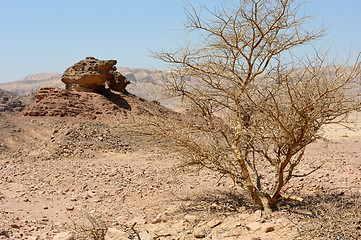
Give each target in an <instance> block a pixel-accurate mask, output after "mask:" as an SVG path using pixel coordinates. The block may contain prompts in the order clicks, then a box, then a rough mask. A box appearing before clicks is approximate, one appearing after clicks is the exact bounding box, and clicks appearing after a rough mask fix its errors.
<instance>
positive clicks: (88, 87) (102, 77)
mask: <svg viewBox="0 0 361 240" xmlns="http://www.w3.org/2000/svg"><path fill="white" fill-rule="evenodd" d="M115 64H117V61H116V60H98V59H96V58H94V57H87V58H85V59H84V60H81V61H80V62H78V63H76V64H74V65H73V66H71V67H69V68H68V69H66V70H65V72H64V74H63V76H62V78H61V81H62V82H63V83H65V84H66V89H67V90H70V91H78V92H101V91H103V90H104V89H105V87H106V86H108V87H109V88H110V89H113V90H116V91H121V92H125V88H126V86H127V85H128V84H129V81H127V80H126V78H125V77H124V76H123V75H121V74H120V73H119V72H117V70H116V67H115Z"/></svg>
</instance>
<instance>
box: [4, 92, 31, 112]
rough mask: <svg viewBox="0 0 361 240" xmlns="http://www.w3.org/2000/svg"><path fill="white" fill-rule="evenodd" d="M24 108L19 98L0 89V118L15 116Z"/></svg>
mask: <svg viewBox="0 0 361 240" xmlns="http://www.w3.org/2000/svg"><path fill="white" fill-rule="evenodd" d="M24 108H25V104H24V102H23V101H22V100H21V97H19V96H16V95H15V94H12V93H10V92H6V91H4V90H2V89H0V116H2V115H6V114H10V115H12V114H16V113H18V112H21V111H22V110H23V109H24Z"/></svg>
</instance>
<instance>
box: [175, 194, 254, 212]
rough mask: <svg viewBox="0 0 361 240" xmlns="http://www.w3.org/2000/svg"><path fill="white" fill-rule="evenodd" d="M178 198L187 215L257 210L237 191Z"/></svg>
mask: <svg viewBox="0 0 361 240" xmlns="http://www.w3.org/2000/svg"><path fill="white" fill-rule="evenodd" d="M176 197H177V199H178V200H179V201H181V202H182V204H181V206H182V207H181V209H180V211H182V212H183V213H185V214H190V213H197V214H198V213H201V212H208V213H224V212H238V211H239V210H240V209H241V208H243V209H244V208H246V209H253V210H255V209H257V207H256V206H255V205H254V204H253V203H252V202H251V201H250V199H248V198H247V197H245V196H244V195H242V194H241V193H239V192H235V191H222V190H216V191H212V192H207V193H204V194H202V195H196V196H194V195H192V196H188V197H178V196H176Z"/></svg>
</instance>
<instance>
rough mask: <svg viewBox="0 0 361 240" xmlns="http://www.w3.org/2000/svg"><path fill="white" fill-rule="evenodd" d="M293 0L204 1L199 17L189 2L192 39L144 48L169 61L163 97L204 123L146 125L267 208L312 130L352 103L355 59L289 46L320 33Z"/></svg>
mask: <svg viewBox="0 0 361 240" xmlns="http://www.w3.org/2000/svg"><path fill="white" fill-rule="evenodd" d="M302 6H303V3H300V2H299V1H296V0H240V1H237V3H234V4H230V5H227V6H226V5H223V7H222V8H221V9H214V10H209V9H207V8H205V16H203V15H202V14H201V13H202V12H201V11H197V10H196V9H195V8H193V7H192V6H191V7H190V8H189V9H188V10H186V15H187V20H188V21H187V22H186V24H185V26H186V29H188V30H189V32H190V33H191V34H192V33H196V37H197V39H198V40H199V42H198V43H193V42H191V44H185V46H184V47H180V48H179V49H177V50H176V51H167V50H162V51H160V52H153V55H154V57H156V58H158V59H160V60H162V61H164V62H165V63H168V64H169V65H170V66H171V69H172V70H171V73H170V75H169V76H167V79H166V80H167V81H165V83H164V87H165V89H166V91H167V93H168V94H169V96H170V97H177V98H179V99H181V100H182V101H184V103H186V104H188V105H187V106H188V107H189V108H190V109H191V110H192V111H193V112H194V113H198V114H200V115H201V116H202V117H203V122H200V121H198V123H196V122H195V123H190V124H187V126H185V125H184V124H179V123H174V124H172V123H170V122H169V121H161V122H159V123H157V124H153V126H155V128H153V129H152V131H153V132H154V133H156V135H158V136H161V137H165V138H167V139H169V141H170V143H171V144H169V146H170V147H172V148H178V149H183V150H185V151H184V153H185V154H187V155H188V158H189V159H190V160H191V161H192V162H194V163H197V164H201V165H202V166H204V167H207V168H210V169H213V170H215V171H218V172H220V173H222V174H226V175H228V176H229V177H231V178H232V179H233V180H234V182H236V183H237V184H238V185H240V186H241V187H243V188H244V189H245V190H247V191H248V192H249V193H250V195H251V197H252V199H253V200H254V201H255V202H256V203H257V204H258V205H259V206H260V207H262V208H264V209H270V208H274V207H275V206H276V203H277V201H278V200H279V199H280V198H281V197H282V190H283V188H284V186H285V185H286V184H287V183H288V182H289V180H290V179H291V178H292V177H300V176H301V175H297V174H295V168H296V167H297V165H298V164H299V163H300V162H301V161H302V159H303V155H304V152H305V148H306V146H307V145H309V144H310V143H312V142H314V141H315V140H316V139H318V138H319V137H320V136H321V128H322V127H323V126H324V125H326V124H331V123H340V122H342V120H344V117H345V116H347V114H348V113H350V112H352V111H355V110H361V101H360V100H361V96H360V72H361V64H360V62H359V58H358V57H357V59H356V62H355V63H354V64H353V65H352V66H350V65H345V64H335V63H334V62H328V60H327V58H326V56H327V54H324V55H322V54H320V53H319V52H317V51H315V54H314V55H313V56H306V57H304V58H301V57H298V56H296V55H294V54H292V50H293V49H295V48H296V47H297V48H298V47H302V46H306V45H308V44H310V43H312V42H313V41H314V40H317V39H320V38H321V37H322V36H324V34H325V31H324V29H323V28H320V29H307V28H306V26H309V24H308V23H309V21H310V17H308V16H304V15H302V14H301V12H302V11H301V10H302ZM203 13H204V12H203ZM261 171H262V174H261ZM264 173H267V176H264ZM305 174H307V173H305Z"/></svg>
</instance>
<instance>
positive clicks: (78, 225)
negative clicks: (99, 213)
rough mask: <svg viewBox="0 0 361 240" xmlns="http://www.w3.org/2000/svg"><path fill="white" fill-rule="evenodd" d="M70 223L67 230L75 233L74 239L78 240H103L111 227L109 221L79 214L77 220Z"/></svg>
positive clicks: (73, 219) (86, 214)
mask: <svg viewBox="0 0 361 240" xmlns="http://www.w3.org/2000/svg"><path fill="white" fill-rule="evenodd" d="M71 222H72V224H71V225H70V226H69V229H71V231H72V232H74V233H75V236H76V239H79V240H85V239H91V240H103V239H104V237H105V234H106V233H107V230H108V228H109V227H110V226H111V223H110V222H109V221H105V220H103V219H102V218H101V217H96V216H93V215H91V214H88V213H79V215H78V217H77V218H72V219H71Z"/></svg>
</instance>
